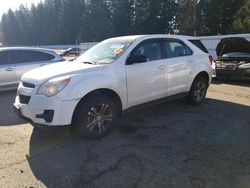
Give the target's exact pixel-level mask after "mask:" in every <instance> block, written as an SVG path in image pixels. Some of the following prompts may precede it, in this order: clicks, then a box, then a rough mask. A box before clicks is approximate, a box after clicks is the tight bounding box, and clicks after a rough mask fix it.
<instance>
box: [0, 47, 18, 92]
mask: <svg viewBox="0 0 250 188" xmlns="http://www.w3.org/2000/svg"><path fill="white" fill-rule="evenodd" d="M8 56H9V54H8V52H7V51H1V52H0V89H8V88H13V87H16V77H15V64H12V63H10V61H9V57H8Z"/></svg>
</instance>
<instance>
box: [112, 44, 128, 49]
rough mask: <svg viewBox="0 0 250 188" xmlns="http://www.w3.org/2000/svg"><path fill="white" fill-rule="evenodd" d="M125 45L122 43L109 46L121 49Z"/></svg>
mask: <svg viewBox="0 0 250 188" xmlns="http://www.w3.org/2000/svg"><path fill="white" fill-rule="evenodd" d="M124 46H125V45H122V44H115V45H112V46H111V48H112V49H122V48H124Z"/></svg>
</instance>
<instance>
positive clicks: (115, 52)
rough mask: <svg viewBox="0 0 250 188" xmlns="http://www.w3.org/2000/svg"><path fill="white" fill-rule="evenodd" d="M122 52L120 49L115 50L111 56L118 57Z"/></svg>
mask: <svg viewBox="0 0 250 188" xmlns="http://www.w3.org/2000/svg"><path fill="white" fill-rule="evenodd" d="M122 52H123V49H122V48H117V49H115V50H114V51H113V54H114V55H119V54H121V53H122Z"/></svg>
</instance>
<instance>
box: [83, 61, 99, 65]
mask: <svg viewBox="0 0 250 188" xmlns="http://www.w3.org/2000/svg"><path fill="white" fill-rule="evenodd" d="M83 63H84V64H91V65H96V64H97V63H96V62H95V61H84V62H83Z"/></svg>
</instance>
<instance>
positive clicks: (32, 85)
mask: <svg viewBox="0 0 250 188" xmlns="http://www.w3.org/2000/svg"><path fill="white" fill-rule="evenodd" d="M22 84H23V87H27V88H35V87H36V86H35V84H30V83H27V82H22Z"/></svg>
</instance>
